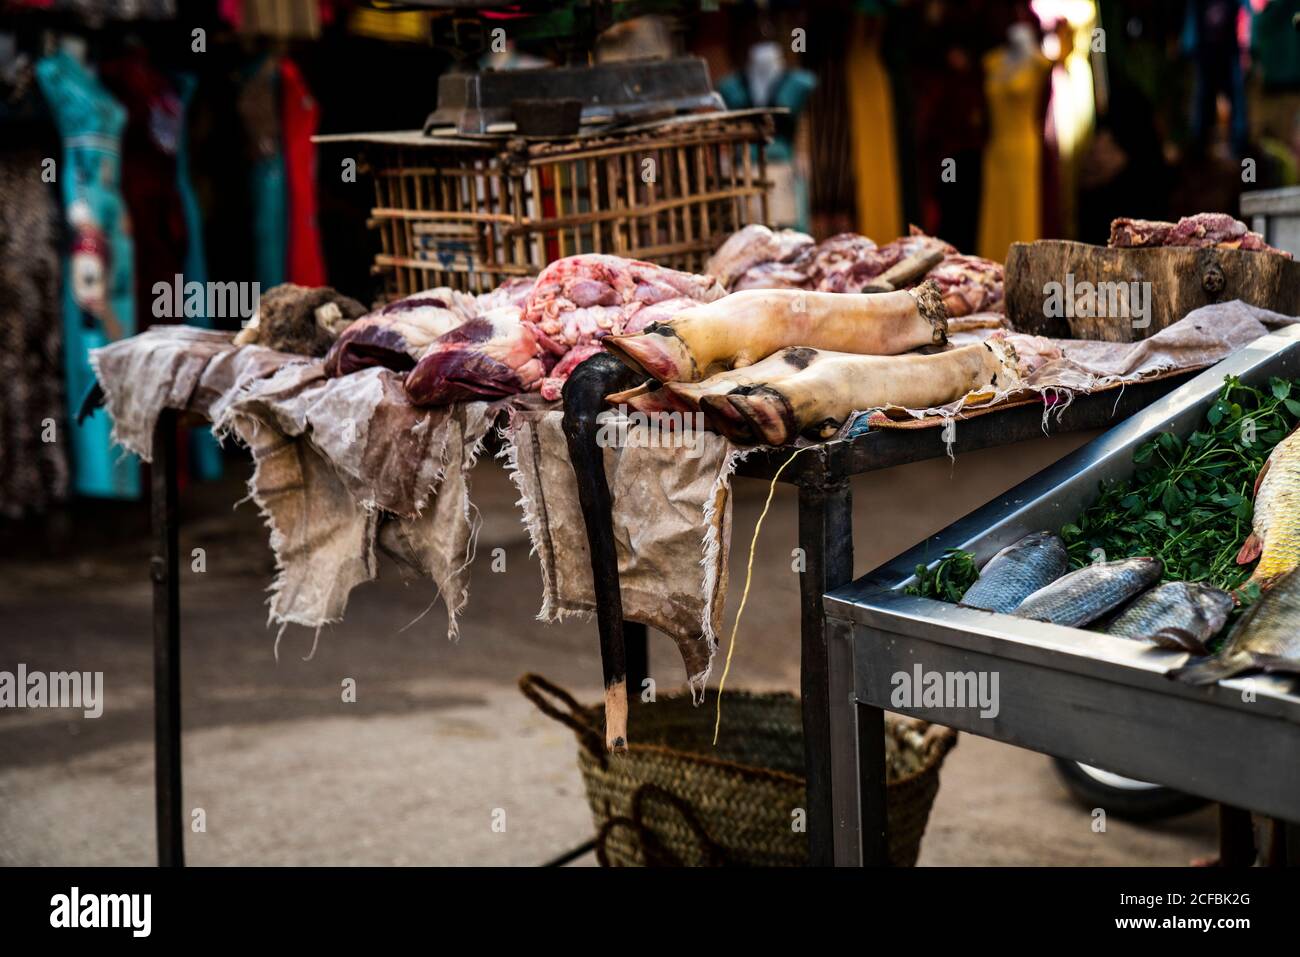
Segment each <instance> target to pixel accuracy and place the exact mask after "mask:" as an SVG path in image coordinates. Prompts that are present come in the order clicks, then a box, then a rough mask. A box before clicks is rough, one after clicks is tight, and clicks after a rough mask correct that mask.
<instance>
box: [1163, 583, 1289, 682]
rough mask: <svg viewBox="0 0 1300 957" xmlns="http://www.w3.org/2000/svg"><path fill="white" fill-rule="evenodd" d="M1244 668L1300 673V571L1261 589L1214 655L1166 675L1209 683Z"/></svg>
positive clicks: (1241, 670)
mask: <svg viewBox="0 0 1300 957" xmlns="http://www.w3.org/2000/svg"><path fill="white" fill-rule="evenodd" d="M1247 671H1266V672H1273V671H1280V672H1285V673H1289V674H1300V572H1296V571H1292V572H1288V573H1287V574H1286V575H1284V576H1283V577H1282V578H1280V579H1278V580H1277V582H1276V583H1275V584H1274V585H1273V587H1272V588H1270V589H1269V590H1268V591H1266V592H1264V594H1263V595H1261V596H1260V599H1259V601H1257V602H1255V604H1254V605H1252V606H1251V607H1250V608H1249V609H1247V610H1246V613H1245V614H1244V615H1242V616H1241V621H1239V622H1237V624H1236V627H1234V628H1233V629H1232V634H1230V635H1229V636H1228V640H1227V641H1226V642H1224V645H1223V647H1222V648H1221V649H1220V650H1219V653H1218V654H1217V655H1215V656H1214V657H1213V658H1202V659H1200V660H1199V661H1193V662H1190V663H1189V664H1186V665H1183V666H1182V667H1181V668H1175V669H1174V670H1173V671H1170V672H1169V675H1168V677H1170V678H1176V679H1178V680H1179V681H1185V682H1187V683H1188V684H1193V685H1209V684H1214V683H1215V682H1216V681H1219V680H1221V679H1223V678H1231V677H1233V676H1234V675H1239V674H1242V673H1243V672H1247Z"/></svg>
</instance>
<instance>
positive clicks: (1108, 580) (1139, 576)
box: [1013, 558, 1165, 628]
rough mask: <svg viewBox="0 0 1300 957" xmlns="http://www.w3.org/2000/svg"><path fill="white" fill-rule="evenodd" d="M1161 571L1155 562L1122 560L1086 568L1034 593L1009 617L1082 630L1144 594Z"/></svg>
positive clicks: (1152, 560) (1157, 579)
mask: <svg viewBox="0 0 1300 957" xmlns="http://www.w3.org/2000/svg"><path fill="white" fill-rule="evenodd" d="M1164 570H1165V568H1164V563H1163V562H1161V561H1160V559H1158V558H1125V559H1123V560H1122V561H1118V562H1098V563H1096V564H1095V565H1086V566H1085V567H1083V568H1079V569H1076V570H1074V571H1072V572H1070V574H1068V575H1066V576H1065V577H1064V578H1058V579H1057V580H1056V581H1054V582H1052V583H1051V584H1050V585H1047V586H1046V587H1044V588H1040V589H1038V591H1036V592H1034V593H1033V594H1032V595H1030V596H1029V597H1028V598H1026V599H1025V600H1024V601H1023V602H1022V603H1021V604H1020V607H1019V608H1017V609H1016V610H1015V611H1014V612H1013V614H1014V615H1015V616H1016V617H1018V618H1033V619H1036V620H1038V621H1047V622H1051V623H1052V624H1054V625H1067V626H1070V627H1073V628H1082V627H1083V626H1084V625H1086V624H1088V623H1089V622H1092V621H1096V620H1097V619H1098V618H1100V617H1101V616H1102V615H1104V614H1106V612H1108V611H1110V610H1111V609H1113V608H1118V607H1119V606H1120V605H1122V604H1124V602H1126V601H1128V600H1129V599H1130V598H1132V597H1133V596H1134V595H1137V594H1140V593H1141V592H1144V591H1146V590H1147V589H1148V588H1150V587H1151V586H1152V585H1154V584H1155V583H1156V582H1158V581H1160V576H1161V575H1163V574H1164Z"/></svg>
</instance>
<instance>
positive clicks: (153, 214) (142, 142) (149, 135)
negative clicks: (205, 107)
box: [98, 47, 194, 329]
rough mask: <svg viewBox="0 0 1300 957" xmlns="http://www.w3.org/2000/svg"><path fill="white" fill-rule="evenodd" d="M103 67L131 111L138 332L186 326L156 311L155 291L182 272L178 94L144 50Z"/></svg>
mask: <svg viewBox="0 0 1300 957" xmlns="http://www.w3.org/2000/svg"><path fill="white" fill-rule="evenodd" d="M98 70H99V76H100V78H101V79H102V80H103V82H104V85H105V87H107V88H108V90H109V92H111V93H112V94H113V95H114V96H115V97H116V98H117V100H118V102H119V103H121V104H122V106H123V107H125V109H126V130H125V133H124V135H123V138H122V165H123V167H124V169H125V170H126V173H125V174H124V175H123V176H122V195H123V196H124V198H125V199H126V207H127V211H128V213H129V214H130V218H131V239H132V242H133V243H134V250H135V301H136V307H137V309H138V310H139V312H138V314H137V316H136V327H137V328H139V329H145V328H148V327H149V326H150V325H152V324H154V323H156V322H184V321H186V320H185V317H184V316H172V315H170V314H168V315H165V316H156V315H154V314H153V311H152V304H153V302H154V298H155V297H154V292H153V290H154V286H155V285H156V284H157V283H163V284H165V285H167V286H168V287H170V286H171V285H172V282H173V279H174V278H175V277H176V275H177V274H179V273H182V272H183V271H184V269H185V253H186V247H187V245H188V233H187V231H186V228H185V211H184V208H183V207H182V205H181V197H180V192H179V190H178V188H177V183H178V172H177V165H176V153H177V149H178V148H179V144H180V138H181V131H182V112H181V111H182V106H181V100H180V97H179V96H178V95H177V93H176V89H175V87H174V86H173V85H172V81H171V80H170V79H169V78H168V77H167V76H166V75H165V74H163V73H162V72H161V71H160V70H158V69H157V68H156V67H154V66H153V64H151V63H150V62H149V56H148V54H147V53H146V52H145V50H144V49H143V48H139V47H137V48H135V49H133V50H131V51H130V52H129V53H127V54H126V55H124V56H121V57H115V58H113V59H110V60H106V61H104V62H102V63H100V64H99V68H98ZM186 278H187V279H190V278H194V277H186Z"/></svg>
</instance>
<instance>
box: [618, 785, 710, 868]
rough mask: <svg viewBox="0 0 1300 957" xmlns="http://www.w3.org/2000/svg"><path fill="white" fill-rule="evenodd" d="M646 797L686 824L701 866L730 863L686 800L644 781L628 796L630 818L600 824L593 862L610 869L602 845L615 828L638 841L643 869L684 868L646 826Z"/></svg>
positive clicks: (680, 860) (681, 862)
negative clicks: (631, 834)
mask: <svg viewBox="0 0 1300 957" xmlns="http://www.w3.org/2000/svg"><path fill="white" fill-rule="evenodd" d="M650 798H655V799H657V800H660V801H663V802H664V803H666V804H667V805H669V806H670V807H673V808H675V809H676V811H677V813H678V814H679V815H681V818H682V820H683V821H685V822H686V826H687V827H688V828H690V830H691V831H692V833H694V835H695V839H696V841H698V842H699V849H700V852H701V853H702V854H703V855H704V860H705V866H707V867H726V866H728V865H730V864H731V863H732V862H731V861H730V860H729V859H728V857H727V852H726V850H725V849H724V848H723V847H722V845H720V844H718V843H717V842H716V841H714V840H713V838H711V837H709V834H708V832H707V831H706V830H705V829H704V825H703V824H701V823H700V819H699V818H698V817H697V816H696V814H695V809H694V808H693V807H691V805H690V803H689V802H688V801H686V800H684V799H683V798H681V797H678V796H677V795H676V794H674V793H673V792H672V791H669V790H668V789H667V788H664V787H661V786H660V785H658V784H654V783H651V782H647V783H645V784H643V785H641V786H640V787H639V788H637V790H636V793H635V794H633V795H632V816H631V817H621V816H614V817H611V818H609V820H607V821H606V822H605V823H604V824H603V825H601V828H600V832H599V833H598V834H597V835H596V861H597V862H598V863H599V864H600V866H601V867H609V866H610V863H609V852H608V850H607V849H606V844H607V842H608V841H609V835H610V834H611V833H612V832H613V831H614V829H615V828H619V827H625V828H627V829H628V830H629V831H631V832H632V833H633V834H635V835H636V836H637V838H639V839H640V842H641V856H642V858H643V859H644V860H645V863H646V866H647V867H682V866H684V862H683V861H682V859H681V858H680V857H678V856H677V854H675V853H674V852H673V851H672V850H670V849H669V848H667V847H664V845H663V843H662V842H661V841H660V840H659V837H658V835H656V834H655V832H654V831H653V830H651V829H650V827H649V825H647V824H646V822H645V805H646V802H647V801H649V799H650Z"/></svg>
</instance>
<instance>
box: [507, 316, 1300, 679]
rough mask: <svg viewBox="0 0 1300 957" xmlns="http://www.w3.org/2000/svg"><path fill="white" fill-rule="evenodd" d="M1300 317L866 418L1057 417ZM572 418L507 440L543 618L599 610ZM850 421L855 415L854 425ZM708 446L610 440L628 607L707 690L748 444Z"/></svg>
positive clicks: (1069, 350) (533, 414) (1066, 366)
mask: <svg viewBox="0 0 1300 957" xmlns="http://www.w3.org/2000/svg"><path fill="white" fill-rule="evenodd" d="M1291 321H1292V320H1290V319H1288V318H1287V317H1285V316H1280V315H1278V314H1276V313H1270V312H1268V311H1267V310H1263V309H1257V308H1256V307H1254V306H1250V305H1247V304H1245V303H1242V302H1237V301H1234V302H1229V303H1222V304H1218V305H1214V306H1207V307H1205V308H1203V309H1198V310H1196V311H1194V312H1192V313H1189V314H1188V315H1187V316H1186V317H1185V318H1184V319H1182V320H1181V321H1179V322H1177V323H1175V324H1174V325H1172V326H1169V327H1168V328H1166V329H1164V330H1162V331H1160V332H1158V333H1156V334H1155V335H1153V336H1151V337H1150V338H1148V339H1143V340H1141V341H1139V342H1134V343H1112V342H1092V341H1081V340H1048V342H1050V344H1052V345H1055V346H1057V347H1060V348H1061V349H1062V350H1063V351H1064V358H1060V359H1054V360H1051V361H1049V362H1047V363H1046V364H1045V365H1044V366H1042V367H1041V368H1040V369H1038V370H1037V371H1036V372H1035V373H1034V374H1033V375H1031V376H1030V377H1029V379H1028V380H1027V382H1026V383H1025V384H1026V386H1027V388H1025V389H1023V390H1021V391H1019V392H1015V393H1004V394H1002V395H999V396H997V397H995V398H993V399H989V400H986V401H984V402H982V403H979V404H969V403H962V402H956V403H951V404H950V405H947V406H943V407H941V408H935V409H901V408H891V409H885V410H868V411H864V412H863V413H860V417H859V419H858V427H860V423H861V421H862V419H863V418H865V419H866V421H867V422H869V423H870V425H871V427H872V428H878V427H886V428H927V427H937V426H941V425H943V424H944V423H945V422H947V421H951V420H952V419H954V418H956V419H961V418H965V417H970V416H974V415H981V414H992V413H994V412H996V411H999V410H1001V409H1005V408H1009V407H1012V406H1015V405H1020V404H1025V403H1035V404H1039V405H1042V407H1043V417H1044V428H1046V426H1047V420H1048V418H1049V417H1050V416H1052V415H1056V414H1059V413H1060V411H1062V410H1063V409H1064V408H1065V407H1067V406H1068V405H1069V403H1070V402H1071V401H1072V400H1073V398H1074V396H1075V395H1077V394H1081V393H1089V392H1098V391H1102V390H1104V389H1119V388H1122V387H1123V386H1124V385H1127V384H1131V383H1134V382H1139V381H1142V380H1145V379H1150V378H1154V377H1157V376H1164V375H1171V374H1174V373H1177V372H1184V371H1188V370H1194V369H1202V368H1205V367H1207V366H1210V365H1213V364H1214V363H1215V362H1218V361H1219V360H1220V359H1223V358H1224V357H1225V356H1227V355H1229V354H1230V353H1232V352H1235V351H1236V350H1237V349H1239V348H1241V347H1242V346H1245V345H1247V344H1248V343H1250V342H1253V341H1254V340H1255V339H1258V338H1259V337H1260V336H1262V335H1265V334H1266V333H1267V332H1268V329H1267V328H1266V324H1267V325H1278V324H1284V323H1288V322H1291ZM972 341H975V340H972ZM961 344H967V343H966V342H962V343H961ZM852 421H853V419H852V418H851V419H850V422H852ZM560 422H561V416H560V413H559V412H558V411H536V410H530V411H525V412H516V414H515V415H514V416H513V417H512V420H511V423H510V425H509V427H508V428H507V430H506V439H507V444H506V447H505V449H504V451H503V455H504V456H506V458H507V460H508V467H509V469H510V471H511V474H512V476H513V477H514V480H515V483H516V485H517V486H518V488H519V491H520V505H521V506H522V508H523V510H524V523H525V525H526V526H527V528H528V532H529V535H530V536H531V538H532V543H533V550H534V551H535V552H536V554H537V557H538V560H539V561H540V563H541V568H542V589H543V591H542V608H541V612H540V613H539V615H538V617H539V618H540V619H542V620H543V621H556V620H559V619H561V618H564V617H565V616H567V615H570V614H587V613H590V612H591V611H593V610H594V608H595V597H594V593H593V590H592V578H591V559H590V553H589V552H588V550H587V539H586V531H585V524H584V515H583V513H582V509H581V508H580V507H579V505H578V496H577V490H576V488H575V486H574V478H573V469H572V467H571V465H570V463H569V455H568V449H567V446H566V444H565V441H564V435H563V434H562V432H561V430H560ZM850 429H851V426H846V427H845V429H844V430H843V433H842V434H845V433H847V432H849V431H850ZM800 444H807V443H803V442H801V443H800ZM698 451H699V453H700V454H698V456H696V457H687V456H685V455H684V454H683V452H682V450H681V449H665V448H607V449H605V470H606V475H607V477H608V479H609V483H610V491H611V493H612V495H613V500H614V534H615V538H616V540H617V544H618V556H619V572H620V576H621V583H622V593H623V612H624V616H625V617H626V618H627V619H629V620H632V621H639V622H642V623H644V624H647V625H650V626H652V627H654V628H658V629H659V630H661V631H663V632H665V633H666V634H668V635H670V636H671V637H672V638H673V639H674V640H675V641H676V643H677V647H678V649H679V650H680V652H681V654H682V658H683V661H684V662H685V665H686V673H687V675H688V678H689V680H690V684H691V687H692V690H693V691H694V692H695V694H696V696H697V700H698V696H699V694H700V693H701V691H702V689H703V686H704V681H705V679H706V678H707V677H708V674H709V668H710V663H711V660H712V653H713V650H714V647H715V645H716V637H715V636H716V634H717V632H718V630H719V627H720V624H721V616H722V609H723V605H724V604H725V602H726V592H727V559H728V555H729V553H730V539H731V496H730V480H731V475H732V472H733V471H734V470H735V466H736V464H737V462H738V460H739V457H740V455H741V454H743V453H741V451H740V450H738V449H736V448H735V447H733V446H731V445H730V444H729V443H728V442H727V441H726V440H725V439H723V438H721V437H720V436H717V435H712V434H706V435H704V436H703V439H702V442H701V445H700V448H699V450H698Z"/></svg>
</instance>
